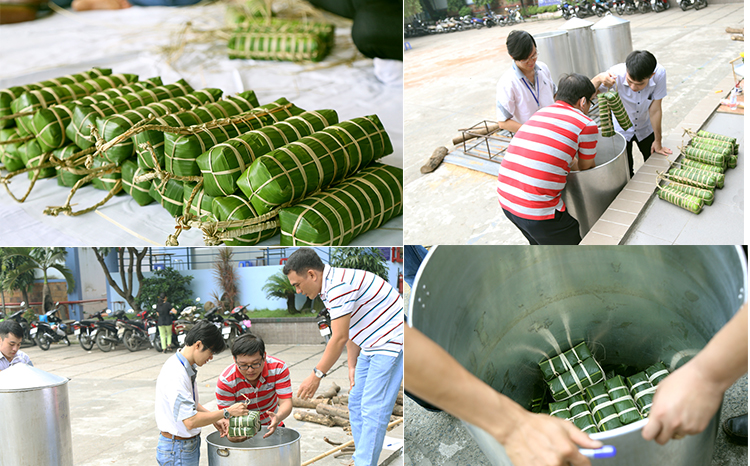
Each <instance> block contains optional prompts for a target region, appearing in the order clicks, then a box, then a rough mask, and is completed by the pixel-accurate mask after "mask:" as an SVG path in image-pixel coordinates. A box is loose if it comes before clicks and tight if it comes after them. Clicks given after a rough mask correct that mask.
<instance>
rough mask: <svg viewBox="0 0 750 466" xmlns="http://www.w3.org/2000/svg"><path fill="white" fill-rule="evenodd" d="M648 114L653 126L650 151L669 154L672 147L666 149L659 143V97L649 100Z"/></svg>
mask: <svg viewBox="0 0 750 466" xmlns="http://www.w3.org/2000/svg"><path fill="white" fill-rule="evenodd" d="M648 116H649V119H650V120H651V127H652V128H654V142H653V143H652V144H651V153H652V154H653V153H654V152H656V153H657V154H662V155H670V154H671V153H672V149H667V148H666V147H662V145H661V99H659V100H654V101H653V102H651V105H649V107H648Z"/></svg>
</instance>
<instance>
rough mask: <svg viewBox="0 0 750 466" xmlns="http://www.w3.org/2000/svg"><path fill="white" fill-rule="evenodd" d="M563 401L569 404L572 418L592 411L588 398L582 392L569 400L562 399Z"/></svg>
mask: <svg viewBox="0 0 750 466" xmlns="http://www.w3.org/2000/svg"><path fill="white" fill-rule="evenodd" d="M561 403H567V404H568V411H570V417H572V418H575V417H577V416H582V415H584V414H586V413H588V414H591V411H589V405H588V403H586V398H584V396H583V395H582V394H581V395H575V396H573V397H571V398H570V399H569V400H567V401H561Z"/></svg>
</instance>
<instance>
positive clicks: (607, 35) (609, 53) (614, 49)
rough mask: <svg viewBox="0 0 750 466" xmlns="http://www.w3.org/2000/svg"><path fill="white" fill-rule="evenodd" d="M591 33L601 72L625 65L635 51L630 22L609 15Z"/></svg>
mask: <svg viewBox="0 0 750 466" xmlns="http://www.w3.org/2000/svg"><path fill="white" fill-rule="evenodd" d="M591 31H593V34H594V45H595V48H596V58H597V60H598V62H599V71H600V72H601V71H606V70H608V69H609V68H610V67H612V66H613V65H617V64H618V63H625V59H626V58H627V56H628V54H629V53H630V52H632V51H633V38H632V36H631V35H630V21H628V20H626V19H622V18H619V17H617V16H614V15H607V16H605V17H604V18H602V19H601V20H599V21H597V22H596V24H594V25H593V26H591Z"/></svg>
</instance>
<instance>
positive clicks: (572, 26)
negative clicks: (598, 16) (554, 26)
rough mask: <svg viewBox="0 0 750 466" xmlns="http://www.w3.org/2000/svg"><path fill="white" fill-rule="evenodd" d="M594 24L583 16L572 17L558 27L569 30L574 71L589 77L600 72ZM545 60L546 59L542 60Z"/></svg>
mask: <svg viewBox="0 0 750 466" xmlns="http://www.w3.org/2000/svg"><path fill="white" fill-rule="evenodd" d="M592 24H594V23H592V22H590V21H586V20H585V19H581V18H572V19H569V20H567V21H565V24H563V25H562V26H560V27H559V28H558V29H560V30H564V31H568V43H569V44H570V57H571V58H572V60H573V71H575V72H576V73H579V74H582V75H584V76H586V77H588V78H593V77H594V76H596V75H597V74H599V71H600V70H599V62H598V61H597V58H596V52H595V48H594V36H593V33H592V32H591V25H592ZM542 61H544V60H542Z"/></svg>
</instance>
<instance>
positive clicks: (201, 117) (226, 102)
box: [133, 91, 259, 169]
mask: <svg viewBox="0 0 750 466" xmlns="http://www.w3.org/2000/svg"><path fill="white" fill-rule="evenodd" d="M258 105H259V104H258V98H257V97H255V92H254V91H245V92H241V93H239V94H237V95H232V96H228V97H226V98H224V99H223V100H220V101H218V102H215V103H212V104H208V105H204V106H202V107H198V108H194V109H192V110H187V111H185V112H180V113H174V114H172V115H166V116H163V117H160V118H157V119H156V120H154V124H155V125H160V126H171V127H184V126H193V125H197V124H200V123H206V122H208V121H212V120H218V119H220V118H229V117H232V116H235V115H239V114H240V113H244V112H247V111H250V110H251V109H253V108H255V107H257V106H258ZM133 140H134V142H135V150H136V152H137V153H138V165H139V166H140V167H141V168H148V169H153V168H154V162H153V157H152V155H151V153H150V152H149V151H147V150H146V149H143V148H141V144H145V143H146V142H149V143H151V146H152V147H153V148H154V152H156V158H157V160H158V161H159V167H161V168H164V132H162V131H157V130H148V131H144V132H142V133H138V134H136V135H135V136H133Z"/></svg>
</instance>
